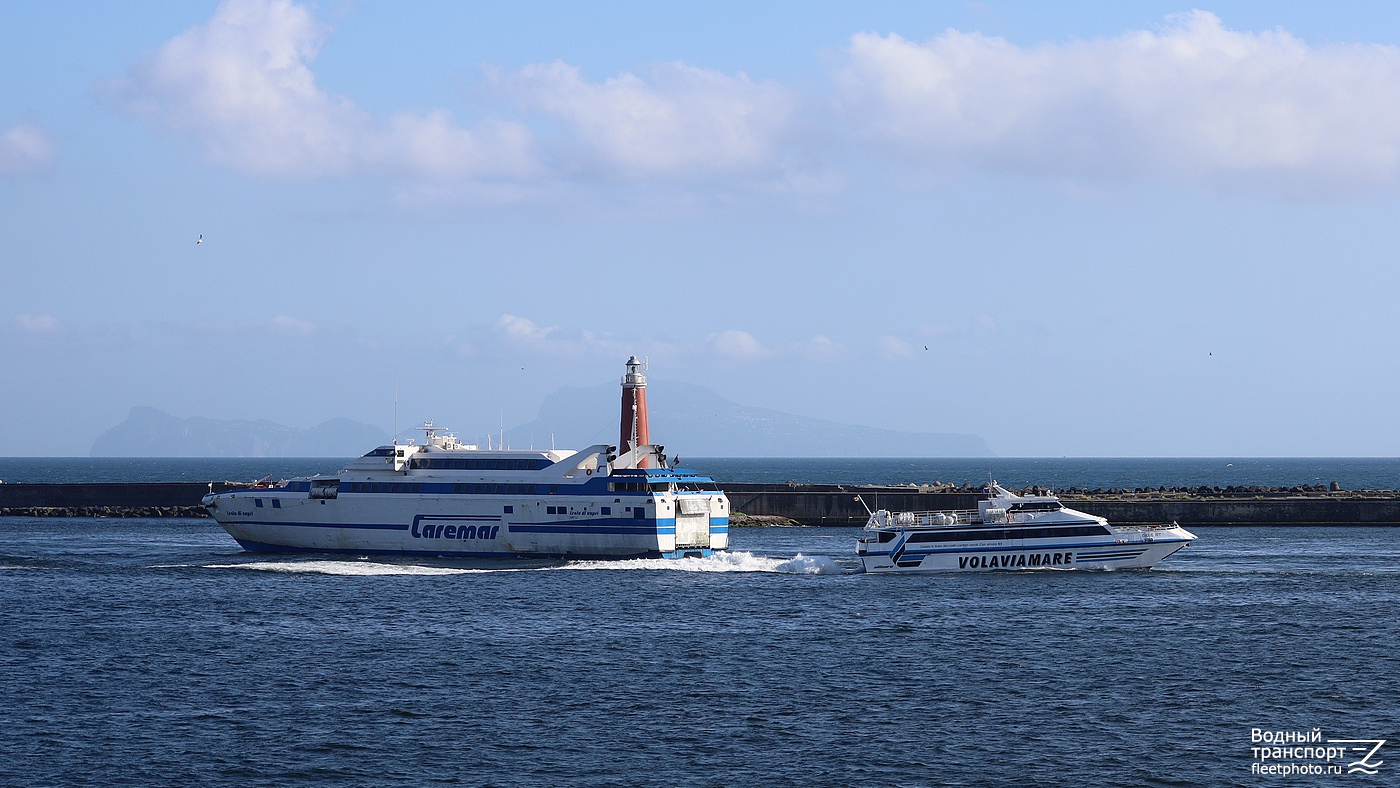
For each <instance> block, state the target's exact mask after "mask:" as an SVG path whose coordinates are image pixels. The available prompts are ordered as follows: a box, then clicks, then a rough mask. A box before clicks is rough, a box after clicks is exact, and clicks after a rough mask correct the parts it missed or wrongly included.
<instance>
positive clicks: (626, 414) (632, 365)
mask: <svg viewBox="0 0 1400 788" xmlns="http://www.w3.org/2000/svg"><path fill="white" fill-rule="evenodd" d="M645 368H646V365H644V364H643V363H642V362H640V361H638V360H637V357H636V356H632V357H631V358H629V359H627V374H626V375H623V376H622V430H621V435H620V436H619V437H618V441H617V445H618V450H619V451H620V452H621V453H622V454H626V453H627V452H629V451H631V450H632V449H635V448H636V447H638V446H645V445H647V444H649V443H651V430H650V429H648V427H647V376H646V375H643V374H642V370H643V369H645ZM650 464H651V458H650V457H646V458H643V459H642V461H641V462H640V463H638V464H637V467H639V468H645V467H648V466H649V465H650Z"/></svg>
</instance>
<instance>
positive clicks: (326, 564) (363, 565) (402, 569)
mask: <svg viewBox="0 0 1400 788" xmlns="http://www.w3.org/2000/svg"><path fill="white" fill-rule="evenodd" d="M203 568H205V569H245V570H248V571H250V572H281V573H284V574H316V575H345V576H351V577H375V576H380V575H468V574H480V573H483V572H496V571H502V570H497V569H454V568H452V567H446V566H416V565H413V564H381V563H375V562H373V561H250V562H248V563H244V564H206V565H205V566H204V567H203Z"/></svg>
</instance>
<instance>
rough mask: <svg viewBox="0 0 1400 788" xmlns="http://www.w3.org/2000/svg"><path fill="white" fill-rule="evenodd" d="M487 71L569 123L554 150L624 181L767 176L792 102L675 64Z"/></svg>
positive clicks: (775, 91) (739, 78)
mask: <svg viewBox="0 0 1400 788" xmlns="http://www.w3.org/2000/svg"><path fill="white" fill-rule="evenodd" d="M494 76H495V79H496V81H497V83H498V84H499V85H500V86H502V87H504V88H506V89H508V90H509V91H510V92H511V93H512V94H513V95H514V97H515V99H516V100H517V101H519V102H521V103H522V104H523V105H525V106H527V107H531V108H534V109H538V110H541V111H543V112H545V113H547V114H549V115H552V116H554V117H556V118H559V119H562V120H563V121H564V122H565V123H566V124H568V125H569V127H570V129H571V131H572V136H570V137H569V138H568V139H567V140H566V141H565V142H564V147H565V150H563V151H561V156H564V157H567V158H570V159H581V161H579V162H578V166H584V167H588V168H591V169H596V170H602V171H603V172H606V173H607V174H610V175H614V176H618V177H623V178H650V177H668V176H682V177H690V176H696V175H708V174H715V173H720V174H742V175H769V174H772V173H773V172H774V170H775V168H776V167H778V166H779V164H780V162H781V159H782V158H783V157H782V156H781V154H780V151H781V145H782V142H783V140H784V138H785V136H786V135H788V134H789V133H790V131H791V127H792V125H793V123H794V116H795V113H796V110H797V106H798V99H797V95H796V93H795V92H794V91H792V90H791V89H789V88H787V87H785V86H782V85H779V84H777V83H774V82H755V81H753V80H751V79H749V77H748V76H746V75H745V74H742V73H740V74H737V75H734V76H730V75H728V74H723V73H720V72H718V71H712V70H709V69H703V68H696V67H693V66H688V65H685V64H683V63H668V64H663V65H657V66H655V67H653V68H652V69H651V73H650V74H649V75H648V78H646V79H643V78H642V77H639V76H637V75H635V74H631V73H626V72H624V73H622V74H619V75H618V76H616V77H612V78H610V79H607V80H604V81H603V82H601V83H592V82H587V81H585V80H584V79H583V77H582V76H581V74H580V72H579V69H578V68H577V67H574V66H570V65H567V64H565V63H562V62H559V61H556V62H554V63H548V64H537V65H531V66H526V67H525V68H523V69H520V70H519V71H516V72H513V73H503V72H497V73H495V75H494Z"/></svg>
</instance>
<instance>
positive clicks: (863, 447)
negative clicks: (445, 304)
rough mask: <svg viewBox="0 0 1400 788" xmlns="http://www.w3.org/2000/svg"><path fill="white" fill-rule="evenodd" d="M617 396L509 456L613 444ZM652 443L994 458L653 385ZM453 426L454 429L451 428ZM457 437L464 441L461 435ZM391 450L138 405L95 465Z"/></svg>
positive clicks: (334, 428) (512, 439)
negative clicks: (104, 460) (116, 460)
mask: <svg viewBox="0 0 1400 788" xmlns="http://www.w3.org/2000/svg"><path fill="white" fill-rule="evenodd" d="M620 400H621V392H620V390H619V389H618V386H617V384H616V383H607V384H602V385H598V386H593V387H589V388H578V387H573V386H566V387H564V388H561V389H559V390H558V391H556V392H554V393H553V394H550V395H549V396H548V397H546V398H545V400H544V402H543V403H541V405H540V410H539V415H538V417H537V418H535V420H534V421H531V422H529V423H526V424H522V425H520V426H518V427H515V428H514V429H510V430H507V431H506V436H505V437H506V445H507V446H510V447H512V448H517V449H523V448H527V447H531V446H533V447H535V448H547V447H549V446H558V447H559V448H561V449H581V448H584V447H585V446H590V445H592V444H595V443H612V444H615V443H617V440H618V422H619V416H620V414H619V408H620ZM647 401H648V405H649V407H648V413H649V417H650V424H651V438H652V440H653V441H654V442H656V443H660V444H662V445H664V446H665V447H666V451H667V453H668V454H670V455H672V456H673V457H674V456H677V455H683V456H686V457H995V456H996V454H995V453H993V452H992V450H991V448H990V447H988V446H987V442H986V441H985V440H983V439H982V438H981V437H980V436H977V435H969V434H959V433H944V432H902V431H899V430H890V429H881V428H878V427H864V426H859V425H854V424H842V423H840V422H835V421H827V420H824V419H813V418H808V417H805V416H794V415H792V414H790V413H783V412H781V411H777V410H772V409H769V408H754V407H748V406H745V405H740V404H738V403H735V402H731V401H729V400H726V399H724V398H723V397H721V396H719V395H718V394H716V393H715V392H714V391H712V390H710V389H708V388H705V387H703V386H696V385H692V384H688V383H677V382H671V381H656V380H653V381H650V382H649V384H648V386H647ZM448 426H451V425H448ZM464 438H468V439H469V440H470V438H469V437H468V436H464ZM389 441H390V435H389V434H388V433H387V432H385V431H384V430H382V429H380V428H378V427H373V426H370V425H368V424H362V423H360V422H356V421H351V420H350V419H332V420H330V421H327V422H325V423H323V424H319V425H317V426H315V427H312V428H311V429H307V430H299V429H294V428H292V427H287V426H284V425H281V424H277V423H275V422H272V421H267V420H265V419H259V420H255V421H249V420H243V419H233V420H218V419H210V418H205V417H202V416H192V417H189V418H178V417H176V416H171V415H170V414H168V413H166V412H164V411H162V410H159V409H157V408H152V407H147V406H137V407H134V408H132V409H131V413H130V414H129V415H128V416H127V418H126V420H125V421H123V422H122V423H121V424H118V425H117V426H115V427H113V428H112V429H110V430H107V431H106V432H104V433H102V434H101V435H100V436H98V438H97V440H96V441H94V442H93V444H92V451H91V455H92V456H93V457H358V456H359V455H361V454H364V453H365V452H366V451H369V450H370V449H372V448H374V447H375V446H381V445H383V444H385V443H388V442H389Z"/></svg>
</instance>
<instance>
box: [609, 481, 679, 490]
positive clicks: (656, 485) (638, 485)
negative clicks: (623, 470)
mask: <svg viewBox="0 0 1400 788" xmlns="http://www.w3.org/2000/svg"><path fill="white" fill-rule="evenodd" d="M670 489H671V483H670V482H650V483H648V482H608V492H666V491H668V490H670Z"/></svg>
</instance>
